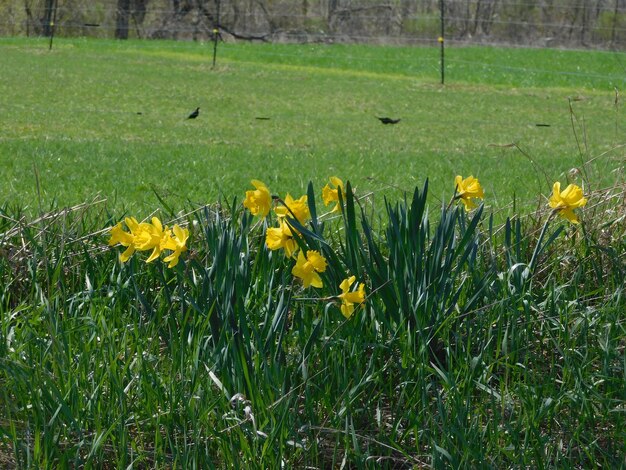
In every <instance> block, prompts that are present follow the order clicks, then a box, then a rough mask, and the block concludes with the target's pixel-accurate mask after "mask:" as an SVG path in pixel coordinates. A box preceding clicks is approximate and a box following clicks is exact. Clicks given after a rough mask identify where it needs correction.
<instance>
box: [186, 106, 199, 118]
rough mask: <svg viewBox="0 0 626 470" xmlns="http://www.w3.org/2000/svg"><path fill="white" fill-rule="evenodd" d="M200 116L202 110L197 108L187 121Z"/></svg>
mask: <svg viewBox="0 0 626 470" xmlns="http://www.w3.org/2000/svg"><path fill="white" fill-rule="evenodd" d="M199 115H200V108H199V107H198V108H196V110H195V111H194V112H193V113H191V114H190V115H189V116H187V119H195V118H197V117H198V116H199Z"/></svg>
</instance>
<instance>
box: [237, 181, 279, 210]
mask: <svg viewBox="0 0 626 470" xmlns="http://www.w3.org/2000/svg"><path fill="white" fill-rule="evenodd" d="M251 183H252V186H254V187H255V189H254V190H250V191H246V199H245V200H244V201H243V206H244V207H246V208H247V209H248V210H249V211H250V213H251V214H252V215H258V216H259V217H265V216H266V215H267V214H269V212H270V207H271V205H272V196H271V195H270V191H269V189H267V186H265V184H263V183H262V182H261V181H259V180H252V181H251Z"/></svg>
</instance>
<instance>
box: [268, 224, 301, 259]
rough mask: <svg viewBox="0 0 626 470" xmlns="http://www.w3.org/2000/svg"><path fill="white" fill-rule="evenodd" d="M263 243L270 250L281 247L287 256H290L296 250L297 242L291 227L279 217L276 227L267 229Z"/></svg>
mask: <svg viewBox="0 0 626 470" xmlns="http://www.w3.org/2000/svg"><path fill="white" fill-rule="evenodd" d="M265 244H266V245H267V247H268V248H269V249H270V250H278V249H280V248H283V249H284V250H285V256H286V257H287V258H291V257H292V256H293V254H294V253H295V252H296V251H297V250H298V243H297V242H296V241H295V240H294V238H293V233H292V229H291V227H290V226H289V224H288V223H287V222H286V221H284V220H283V219H279V221H278V227H273V228H268V229H267V232H266V233H265Z"/></svg>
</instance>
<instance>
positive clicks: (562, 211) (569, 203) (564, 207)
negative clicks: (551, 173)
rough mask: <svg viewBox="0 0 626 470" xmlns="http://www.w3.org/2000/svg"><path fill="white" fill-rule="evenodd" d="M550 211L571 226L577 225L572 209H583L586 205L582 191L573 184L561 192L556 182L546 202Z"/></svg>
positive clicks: (576, 218)
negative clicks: (570, 223) (567, 221)
mask: <svg viewBox="0 0 626 470" xmlns="http://www.w3.org/2000/svg"><path fill="white" fill-rule="evenodd" d="M548 204H549V205H550V207H552V209H554V210H555V211H557V212H558V213H559V215H560V216H561V217H563V218H565V219H567V220H569V221H570V222H572V223H573V224H577V223H579V222H578V217H576V214H574V209H576V208H578V207H583V206H584V205H585V204H587V199H586V198H585V197H583V190H582V189H581V188H580V187H579V186H576V185H575V184H570V185H569V186H567V188H565V190H564V191H563V192H561V183H560V182H558V181H557V182H556V183H554V185H553V186H552V196H551V197H550V200H549V201H548Z"/></svg>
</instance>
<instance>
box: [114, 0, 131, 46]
mask: <svg viewBox="0 0 626 470" xmlns="http://www.w3.org/2000/svg"><path fill="white" fill-rule="evenodd" d="M129 17H130V0H117V21H116V25H115V39H128V18H129Z"/></svg>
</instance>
